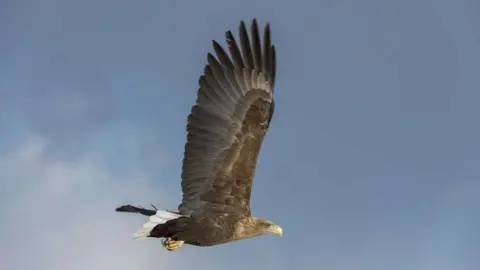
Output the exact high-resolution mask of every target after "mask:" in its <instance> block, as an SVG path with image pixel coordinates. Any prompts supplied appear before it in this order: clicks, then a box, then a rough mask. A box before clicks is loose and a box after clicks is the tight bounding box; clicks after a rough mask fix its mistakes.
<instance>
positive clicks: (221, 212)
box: [116, 19, 283, 251]
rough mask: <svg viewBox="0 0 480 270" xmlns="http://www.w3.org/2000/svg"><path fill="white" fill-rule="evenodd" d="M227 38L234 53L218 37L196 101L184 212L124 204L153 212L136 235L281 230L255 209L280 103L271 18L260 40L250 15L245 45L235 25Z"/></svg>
mask: <svg viewBox="0 0 480 270" xmlns="http://www.w3.org/2000/svg"><path fill="white" fill-rule="evenodd" d="M226 42H227V45H228V50H229V53H230V57H229V56H228V54H227V53H226V52H225V50H224V49H223V48H222V47H221V46H220V45H219V44H218V43H217V42H215V41H213V48H214V50H215V54H216V57H214V56H213V55H212V54H210V53H209V54H208V55H207V61H208V64H207V65H206V66H205V70H204V73H203V75H202V76H200V79H199V89H198V93H197V100H196V104H195V105H194V106H193V107H192V110H191V113H190V114H189V115H188V120H187V142H186V144H185V153H184V159H183V166H182V192H183V198H182V202H181V203H180V205H179V206H178V212H172V211H167V210H157V209H155V210H149V209H144V208H139V207H134V206H132V205H123V206H121V207H118V208H117V209H116V211H119V212H133V213H140V214H143V215H146V216H149V220H148V222H146V223H145V224H143V226H142V227H141V228H140V229H138V230H137V232H135V233H134V238H145V237H155V238H162V239H164V241H163V242H162V243H163V246H164V247H165V248H166V249H167V250H170V251H172V250H175V249H177V248H179V247H180V246H182V245H183V244H184V243H185V244H189V245H196V246H213V245H219V244H223V243H228V242H232V241H238V240H242V239H247V238H252V237H256V236H260V235H264V234H271V233H275V234H278V235H280V236H281V235H282V234H283V232H282V229H281V228H280V227H279V226H278V225H276V224H274V223H272V222H271V221H269V220H266V219H261V218H256V217H255V216H253V215H252V214H251V209H250V194H251V191H252V185H253V179H254V176H255V169H256V166H257V159H258V154H259V152H260V148H261V146H262V142H263V139H264V137H265V134H266V133H267V131H268V128H269V125H270V121H271V119H272V115H273V111H274V106H275V104H274V99H273V93H274V84H275V70H276V55H275V47H274V45H272V44H271V34H270V26H269V24H267V25H266V26H265V28H264V32H263V41H262V40H261V37H260V33H259V30H258V25H257V21H256V20H255V19H254V20H253V21H252V24H251V29H250V36H249V34H248V31H247V28H246V26H245V23H244V22H243V21H242V22H241V23H240V26H239V44H240V45H238V44H237V41H236V40H235V38H234V36H233V34H232V33H231V32H230V31H227V33H226Z"/></svg>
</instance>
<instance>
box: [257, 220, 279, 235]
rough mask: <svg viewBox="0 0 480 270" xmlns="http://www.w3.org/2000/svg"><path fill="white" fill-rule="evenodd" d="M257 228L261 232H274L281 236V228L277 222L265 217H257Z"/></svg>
mask: <svg viewBox="0 0 480 270" xmlns="http://www.w3.org/2000/svg"><path fill="white" fill-rule="evenodd" d="M256 225H257V226H256V227H257V230H259V231H260V232H261V234H276V235H278V236H280V237H282V236H283V230H282V228H281V227H280V226H278V225H277V224H275V223H273V222H271V221H270V220H267V219H261V218H259V219H257V224H256Z"/></svg>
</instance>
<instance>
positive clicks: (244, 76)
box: [178, 19, 276, 215]
mask: <svg viewBox="0 0 480 270" xmlns="http://www.w3.org/2000/svg"><path fill="white" fill-rule="evenodd" d="M270 35H271V34H270V26H269V25H268V24H267V25H266V27H265V30H264V36H263V47H262V44H261V42H260V41H261V39H260V34H259V31H258V25H257V22H256V20H255V19H254V20H253V22H252V24H251V38H249V36H248V32H247V29H246V26H245V23H244V22H243V21H242V22H241V23H240V26H239V36H240V48H239V47H238V45H237V42H236V40H235V38H234V36H233V34H232V33H231V31H227V32H226V42H227V45H228V50H229V52H230V56H231V57H229V56H228V55H227V53H226V51H225V50H224V49H223V48H222V47H221V46H220V45H219V44H218V43H217V42H216V41H213V48H214V50H215V54H216V56H217V57H215V56H214V55H212V54H210V53H209V54H207V62H208V64H207V65H206V67H205V69H204V74H203V75H202V76H200V79H199V89H198V94H197V100H196V104H195V105H194V106H193V107H192V110H191V113H190V114H189V116H188V119H187V142H186V144H185V153H184V159H183V167H182V192H183V199H182V203H181V204H180V205H179V207H178V208H179V211H180V212H181V213H182V214H187V215H188V214H195V213H200V212H201V213H205V212H211V213H233V212H235V213H237V214H242V215H249V214H250V193H251V188H252V185H253V177H254V174H255V168H256V162H257V158H258V154H259V151H260V147H261V144H262V141H263V138H264V136H265V134H266V132H267V130H268V126H269V123H270V120H271V118H272V115H273V85H274V80H275V68H276V67H275V48H274V47H273V46H272V45H271V37H270Z"/></svg>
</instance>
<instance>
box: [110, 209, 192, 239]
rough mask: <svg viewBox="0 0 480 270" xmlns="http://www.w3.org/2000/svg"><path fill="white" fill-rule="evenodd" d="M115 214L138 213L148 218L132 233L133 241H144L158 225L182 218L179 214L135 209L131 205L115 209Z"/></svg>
mask: <svg viewBox="0 0 480 270" xmlns="http://www.w3.org/2000/svg"><path fill="white" fill-rule="evenodd" d="M116 211H117V212H129V213H140V214H142V215H145V216H150V217H149V218H148V221H147V222H145V223H144V224H143V225H142V227H140V228H139V229H138V230H137V231H136V232H135V233H133V239H144V238H147V237H148V236H150V232H151V231H152V230H153V228H155V226H157V225H158V224H164V223H166V222H167V221H169V220H173V219H177V218H180V217H184V215H181V214H180V213H175V212H171V211H168V210H156V211H155V210H149V209H144V208H139V207H135V206H132V205H123V206H120V207H118V208H117V209H116Z"/></svg>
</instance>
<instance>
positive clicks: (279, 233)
mask: <svg viewBox="0 0 480 270" xmlns="http://www.w3.org/2000/svg"><path fill="white" fill-rule="evenodd" d="M273 227H274V229H275V234H277V235H278V236H280V237H282V236H283V230H282V228H281V227H280V226H278V225H275V226H273Z"/></svg>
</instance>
